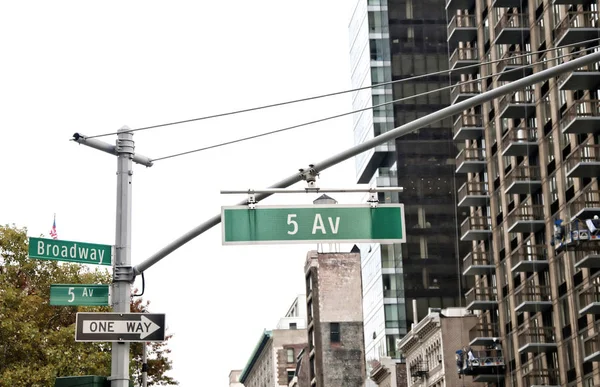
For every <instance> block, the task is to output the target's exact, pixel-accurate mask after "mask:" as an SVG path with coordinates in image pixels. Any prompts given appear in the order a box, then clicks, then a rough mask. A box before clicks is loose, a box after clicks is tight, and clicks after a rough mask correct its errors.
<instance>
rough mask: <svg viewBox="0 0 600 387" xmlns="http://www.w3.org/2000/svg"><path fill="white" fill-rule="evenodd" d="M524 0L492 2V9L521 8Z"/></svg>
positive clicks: (494, 0) (497, 0)
mask: <svg viewBox="0 0 600 387" xmlns="http://www.w3.org/2000/svg"><path fill="white" fill-rule="evenodd" d="M523 3H525V0H493V1H492V7H494V8H519V9H520V8H521V7H522V6H523Z"/></svg>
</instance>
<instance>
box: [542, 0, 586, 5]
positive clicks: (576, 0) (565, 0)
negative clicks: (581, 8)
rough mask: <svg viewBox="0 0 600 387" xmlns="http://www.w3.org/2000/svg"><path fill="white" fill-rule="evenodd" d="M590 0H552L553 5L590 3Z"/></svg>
mask: <svg viewBox="0 0 600 387" xmlns="http://www.w3.org/2000/svg"><path fill="white" fill-rule="evenodd" d="M591 2H592V0H552V4H553V5H571V4H573V5H577V4H590V3H591Z"/></svg>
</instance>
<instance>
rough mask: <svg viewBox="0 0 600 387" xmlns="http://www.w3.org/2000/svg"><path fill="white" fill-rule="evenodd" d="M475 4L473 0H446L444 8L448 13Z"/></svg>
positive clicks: (468, 7)
mask: <svg viewBox="0 0 600 387" xmlns="http://www.w3.org/2000/svg"><path fill="white" fill-rule="evenodd" d="M474 6H475V0H446V10H448V11H449V12H450V14H453V13H455V12H456V11H458V10H459V9H471V8H473V7H474Z"/></svg>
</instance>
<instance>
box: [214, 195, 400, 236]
mask: <svg viewBox="0 0 600 387" xmlns="http://www.w3.org/2000/svg"><path fill="white" fill-rule="evenodd" d="M221 223H222V231H223V244H224V245H230V244H239V245H244V244H280V243H343V242H346V243H358V242H379V243H401V242H405V241H406V232H405V225H404V205H403V204H379V205H378V206H377V207H371V206H370V205H368V204H367V205H363V204H359V205H339V204H338V205H312V206H310V205H309V206H260V207H256V208H255V209H250V208H248V207H247V206H231V207H222V208H221Z"/></svg>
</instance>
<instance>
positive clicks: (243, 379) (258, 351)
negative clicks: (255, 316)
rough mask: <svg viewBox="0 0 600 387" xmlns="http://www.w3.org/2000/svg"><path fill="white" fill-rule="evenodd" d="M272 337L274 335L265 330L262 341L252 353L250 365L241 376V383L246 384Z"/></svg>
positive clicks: (260, 340)
mask: <svg viewBox="0 0 600 387" xmlns="http://www.w3.org/2000/svg"><path fill="white" fill-rule="evenodd" d="M272 336H273V333H272V332H271V331H267V330H265V331H264V332H263V333H262V335H261V336H260V339H259V340H258V343H257V344H256V347H254V350H253V351H252V355H251V356H250V359H249V360H248V363H247V364H246V366H245V367H244V370H243V371H242V374H241V375H240V383H245V382H246V379H248V375H249V374H250V371H252V367H254V364H256V361H257V360H258V358H259V357H260V354H261V353H262V351H263V349H264V348H265V346H266V345H267V343H268V342H269V340H270V339H271V337H272Z"/></svg>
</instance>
